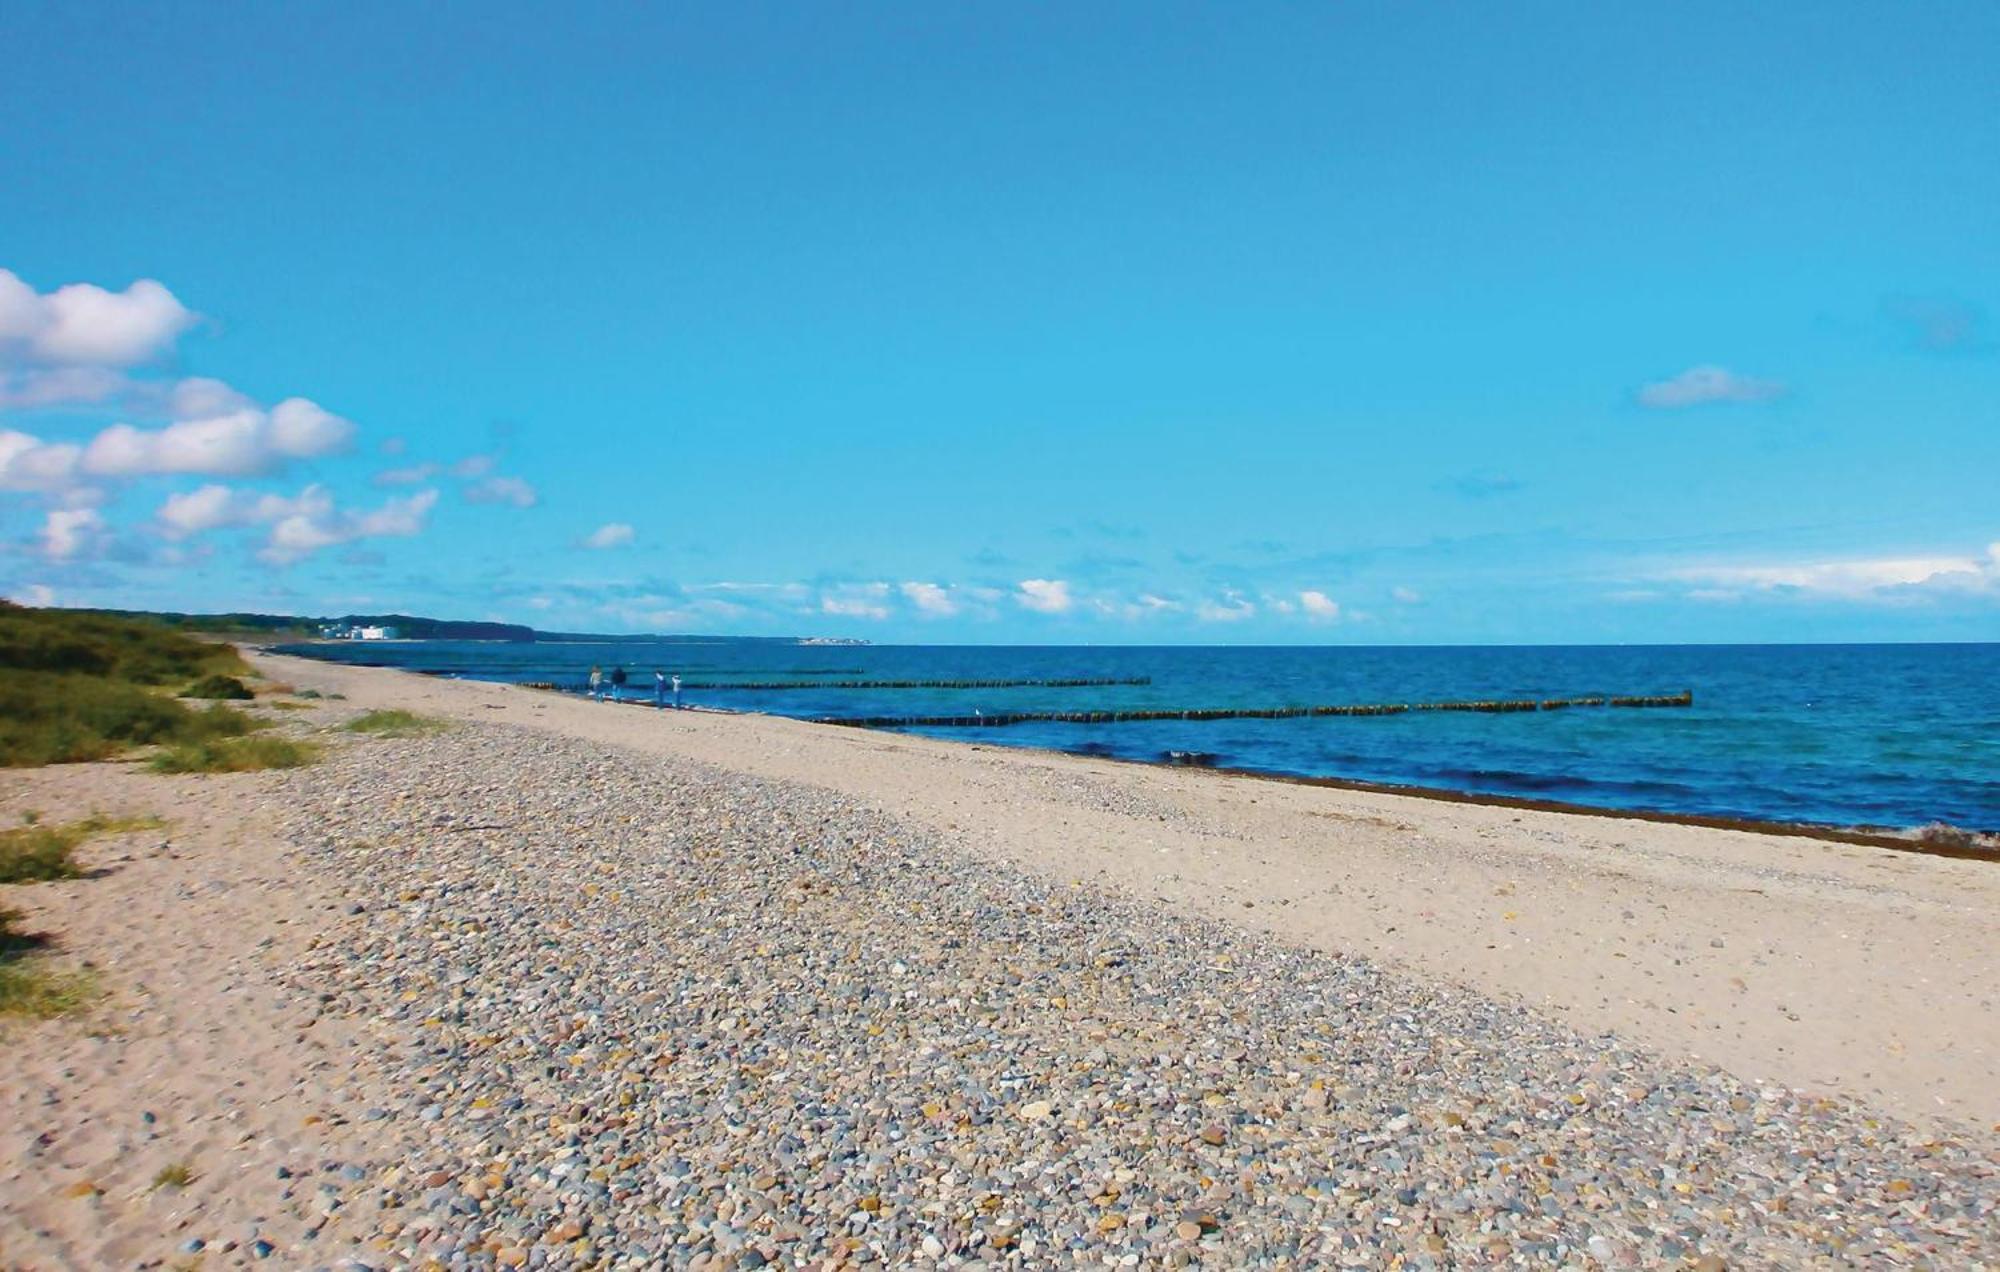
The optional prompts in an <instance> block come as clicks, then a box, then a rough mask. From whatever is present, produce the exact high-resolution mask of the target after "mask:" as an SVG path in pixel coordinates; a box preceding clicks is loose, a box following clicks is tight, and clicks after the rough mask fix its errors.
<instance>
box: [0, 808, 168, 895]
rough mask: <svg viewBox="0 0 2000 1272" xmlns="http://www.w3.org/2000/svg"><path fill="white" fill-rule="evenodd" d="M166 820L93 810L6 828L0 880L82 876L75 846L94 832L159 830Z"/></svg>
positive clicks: (0, 845) (0, 842) (0, 837)
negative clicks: (78, 817)
mask: <svg viewBox="0 0 2000 1272" xmlns="http://www.w3.org/2000/svg"><path fill="white" fill-rule="evenodd" d="M166 824H167V823H166V822H165V821H163V820H161V819H160V818H158V817H153V816H144V817H107V816H105V815H104V814H102V813H93V814H92V815H90V816H89V817H86V818H84V819H83V820H82V821H76V822H70V823H68V824H67V825H63V826H44V825H42V824H41V823H40V819H39V818H37V819H35V820H32V821H29V822H27V823H25V824H24V825H20V826H15V827H13V828H11V829H8V830H0V883H47V882H49V881H51V880H55V879H77V878H81V877H82V875H83V871H82V870H80V869H79V868H78V867H77V865H76V861H75V853H76V850H77V847H78V846H79V845H81V844H82V843H83V841H84V840H86V839H89V838H90V837H91V836H93V835H122V834H125V833H127V832H129V831H135V830H158V829H159V828H160V827H162V826H164V825H166Z"/></svg>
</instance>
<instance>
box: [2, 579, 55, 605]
mask: <svg viewBox="0 0 2000 1272" xmlns="http://www.w3.org/2000/svg"><path fill="white" fill-rule="evenodd" d="M7 599H8V600H10V601H12V602H14V603H15V604H16V605H33V606H36V607H37V608H40V607H43V606H49V605H54V604H55V603H56V590H55V589H54V588H52V587H50V586H49V585H48V584H46V583H23V584H21V585H20V586H18V587H16V588H15V589H14V590H13V591H12V592H9V593H8V594H7Z"/></svg>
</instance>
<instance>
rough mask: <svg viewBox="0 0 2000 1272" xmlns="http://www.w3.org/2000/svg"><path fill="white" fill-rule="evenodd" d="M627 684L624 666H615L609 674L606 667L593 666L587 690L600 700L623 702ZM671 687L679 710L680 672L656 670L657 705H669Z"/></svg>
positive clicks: (655, 703) (655, 696)
mask: <svg viewBox="0 0 2000 1272" xmlns="http://www.w3.org/2000/svg"><path fill="white" fill-rule="evenodd" d="M625 684H626V676H625V669H624V668H623V667H613V668H612V669H611V674H609V675H606V674H605V673H604V669H603V668H601V667H592V668H591V669H590V681H589V687H588V689H587V690H586V692H588V693H589V695H590V696H591V697H593V698H595V699H597V701H599V702H623V701H625ZM669 689H671V690H672V691H673V695H674V710H676V711H679V710H680V709H681V675H680V673H679V672H675V673H674V674H673V675H671V676H669V675H668V674H667V673H666V672H664V671H658V670H656V671H654V672H653V705H654V706H655V707H664V706H666V705H667V691H668V690H669Z"/></svg>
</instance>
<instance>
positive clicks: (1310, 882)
mask: <svg viewBox="0 0 2000 1272" xmlns="http://www.w3.org/2000/svg"><path fill="white" fill-rule="evenodd" d="M257 661H258V663H259V664H260V669H261V670H264V671H266V672H267V673H268V674H270V675H272V676H274V677H278V678H280V679H285V680H291V681H294V682H296V683H298V684H301V685H315V686H319V687H321V688H325V689H330V690H338V691H340V692H344V693H346V694H347V695H348V696H349V697H350V698H351V699H352V700H353V701H354V702H355V703H356V704H357V705H363V706H378V705H397V706H404V707H408V708H410V709H412V710H417V711H423V712H428V713H432V714H436V715H444V716H457V717H462V718H466V719H476V720H495V719H499V720H506V721H509V722H512V723H519V724H530V725H533V726H535V727H538V728H546V729H551V730H556V731H559V732H562V733H566V734H569V735H572V736H575V737H581V738H587V739H593V740H598V741H603V742H610V743H615V744H618V745H621V746H627V747H634V748H639V749H643V750H655V751H659V752H664V753H669V754H675V755H683V756H688V757H691V758H694V759H698V760H701V761H704V762H706V763H709V764H713V765H715V766H717V767H719V768H723V769H728V770H735V771H740V772H745V773H752V774H757V775H761V776H766V777H775V778H781V779H785V780H790V781H798V782H805V783H810V784H813V785H818V786H822V787H828V788H832V789H835V790H837V791H840V792H841V793H843V794H845V795H847V796H848V797H850V798H853V799H856V800H859V801H862V802H864V803H867V804H869V805H872V806H875V807H878V808H880V809H882V810H883V811H885V812H888V813H890V814H892V815H894V816H897V817H902V818H907V819H912V820H914V821H917V822H919V823H922V824H926V825H928V826H931V827H934V828H937V829H939V830H942V831H945V832H949V833H950V834H951V835H953V836H955V837H956V838H957V839H958V840H959V841H960V842H961V843H963V845H964V846H966V847H967V848H969V849H970V850H972V851H974V852H977V853H983V854H990V855H991V856H993V857H995V858H999V859H1004V860H1007V861H1011V862H1015V863H1017V864H1019V865H1021V866H1023V867H1025V868H1027V869H1030V870H1033V871H1037V872H1040V873H1043V874H1046V875H1050V876H1054V877H1059V878H1062V879H1065V880H1083V881H1086V882H1089V883H1093V884H1096V885H1098V886H1102V887H1105V888H1108V889H1115V890H1117V891H1120V892H1123V893H1126V894H1129V895H1131V896H1135V897H1141V898H1152V899H1155V900H1157V901H1159V902H1163V903H1165V904H1166V905H1168V906H1170V907H1173V908H1175V909H1180V910H1185V911H1189V912H1193V913H1199V914H1203V915H1207V916H1211V917H1217V918H1226V919H1228V920H1229V921H1231V922H1234V923H1239V924H1242V925H1244V926H1247V927H1252V928H1256V929H1260V930H1263V931H1266V932H1269V933H1272V934H1274V935H1277V936H1279V937H1282V938H1284V939H1286V940H1290V941H1295V942H1298V943H1300V944H1303V945H1307V946H1311V947H1315V948H1319V949H1324V950H1329V951H1337V952H1351V953H1358V954H1363V955H1366V956H1368V957H1370V958H1372V959H1375V960H1377V961H1380V962H1383V963H1386V964H1390V965H1397V966H1402V967H1405V968H1408V969H1411V970H1415V971H1418V972H1422V973H1425V974H1428V975H1432V976H1437V977H1445V978H1449V979H1450V980H1452V981H1456V982H1459V983H1462V984H1465V985H1468V986H1472V987H1475V988H1477V989H1480V990H1482V991H1485V992H1487V993H1491V994H1495V995H1500V996H1505V997H1508V998H1512V999H1515V1000H1518V1001H1524V1002H1527V1003H1531V1004H1534V1005H1537V1006H1539V1007H1541V1008H1543V1009H1544V1010H1547V1011H1550V1012H1554V1013H1558V1014H1559V1015H1560V1017H1561V1018H1562V1019H1563V1020H1564V1021H1566V1022H1567V1023H1568V1024H1569V1025H1571V1026H1572V1027H1573V1028H1577V1029H1580V1030H1583V1031H1586V1032H1595V1031H1604V1032H1609V1033H1616V1034H1618V1035H1620V1036H1621V1037H1623V1038H1626V1039H1628V1040H1631V1041H1634V1042H1638V1043H1641V1044H1644V1045H1647V1046H1650V1047H1652V1048H1655V1049H1657V1050H1658V1051H1660V1052H1661V1053H1662V1054H1665V1055H1668V1056H1673V1057H1676V1058H1686V1057H1693V1058H1696V1059H1699V1060H1702V1061H1707V1062H1712V1063H1714V1064H1717V1065H1720V1066H1722V1067H1723V1068H1725V1069H1728V1070H1730V1071H1732V1072H1734V1073H1736V1074H1737V1075H1739V1076H1741V1077H1743V1078H1746V1079H1749V1080H1754V1081H1767V1082H1776V1083H1780V1084H1783V1085H1786V1086H1789V1087H1793V1088H1799V1089H1807V1090H1815V1091H1824V1092H1828V1093H1835V1092H1837V1093H1841V1094H1845V1095H1848V1096H1851V1097H1853V1098H1856V1099H1859V1100H1862V1101H1864V1102H1868V1103H1871V1104H1874V1105H1875V1106H1877V1107H1879V1108H1881V1109H1882V1110H1884V1111H1886V1112H1890V1113H1893V1114H1895V1115H1898V1116H1901V1117H1904V1118H1909V1119H1912V1120H1916V1121H1924V1120H1927V1119H1932V1118H1937V1117H1943V1118H1946V1119H1949V1120H1950V1121H1952V1122H1954V1123H1959V1124H1961V1125H1963V1124H1966V1123H1970V1124H1974V1125H1977V1126H1981V1127H1988V1128H1994V1127H1995V1126H1996V1124H2000V939H1996V936H2000V862H1992V863H1988V862H1982V861H1959V860H1949V859H1941V858H1934V857H1927V856H1922V855H1918V854H1914V853H1906V852H1898V851H1895V850H1891V849H1883V848H1872V847H1862V846H1855V845H1849V844H1840V843H1833V842H1827V841H1820V840H1813V839H1802V838H1795V837H1785V836H1776V835H1765V834H1757V833H1750V832H1744V831H1732V830H1715V829H1710V828H1705V827H1694V826H1681V825H1673V824H1666V823H1659V822H1646V821H1634V820H1624V819H1618V818H1603V817H1586V816H1578V815H1574V814H1566V813H1553V812H1537V811H1529V810H1518V809H1511V808H1501V807H1491V806H1485V805H1477V804H1463V803H1452V802H1444V801H1438V800H1429V799H1424V798H1421V797H1415V796H1401V795H1389V794H1377V793H1371V792H1355V791H1344V790H1335V789H1329V788H1322V787H1308V786H1297V785H1292V784H1288V783H1281V782H1263V781H1256V780H1250V779H1243V778H1235V777H1229V776H1226V775H1219V774H1214V773H1204V772H1199V771H1189V770H1175V769H1164V768H1153V767H1147V766H1142V765H1133V764H1123V763H1117V762H1113V761H1105V760H1096V759H1091V758H1087V757H1077V756H1068V755H1058V754H1051V753H1047V752H1039V751H1025V750H1019V749H1014V748H1002V747H990V746H972V745H962V744H957V743H947V742H938V741H933V740H930V739H926V738H917V737H906V736H901V735H890V734H884V733H870V732H860V731H851V730H846V729H835V728H827V727H824V726H817V725H810V724H805V723H801V722H798V721H792V720H785V719H780V718H776V717H767V716H731V715H721V714H711V713H707V712H693V711H688V712H672V711H667V712H657V711H654V710H652V709H651V708H650V707H638V706H626V707H615V706H608V705H602V704H597V703H591V702H588V701H584V700H581V699H577V698H573V697H565V696H560V695H554V694H549V693H545V692H539V691H535V690H529V689H522V688H518V687H515V686H507V685H492V684H483V683H477V682H472V681H447V680H438V679H432V678H428V677H417V676H411V675H408V674H405V673H400V672H394V671H385V670H380V669H372V668H354V667H338V666H334V665H331V664H325V663H316V662H311V661H308V660H303V659H296V658H285V657H280V656H275V655H259V656H258V658H257ZM632 797H633V799H634V800H635V801H638V802H641V803H643V801H644V800H645V798H646V792H644V791H643V790H635V791H634V792H633V793H632Z"/></svg>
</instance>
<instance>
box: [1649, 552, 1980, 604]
mask: <svg viewBox="0 0 2000 1272" xmlns="http://www.w3.org/2000/svg"><path fill="white" fill-rule="evenodd" d="M1667 577H1668V578H1671V579H1673V580H1675V581H1677V582H1682V583H1690V584H1697V585H1699V586H1698V587H1697V588H1696V589H1695V590H1694V591H1691V592H1689V593H1688V595H1689V596H1691V597H1693V598H1695V599H1697V600H1734V599H1737V598H1738V597H1739V596H1741V595H1742V594H1743V593H1745V592H1788V593H1795V594H1799V595H1805V596H1819V597H1828V598H1836V599H1847V600H1863V599H1868V598H1883V597H1891V596H1896V595H1907V594H1908V592H1909V591H1910V590H1911V589H1924V590H1933V589H1934V590H1940V591H1950V590H1959V591H1968V590H1970V591H1978V590H1984V589H1988V588H1996V587H2000V543H1992V544H1989V545H1987V548H1986V552H1985V555H1983V556H1925V557H1874V558H1863V559H1858V560H1845V561H1807V562H1796V563H1792V564H1787V565H1701V566H1689V567H1685V568H1682V569H1677V570H1672V571H1669V572H1668V574H1667Z"/></svg>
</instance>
